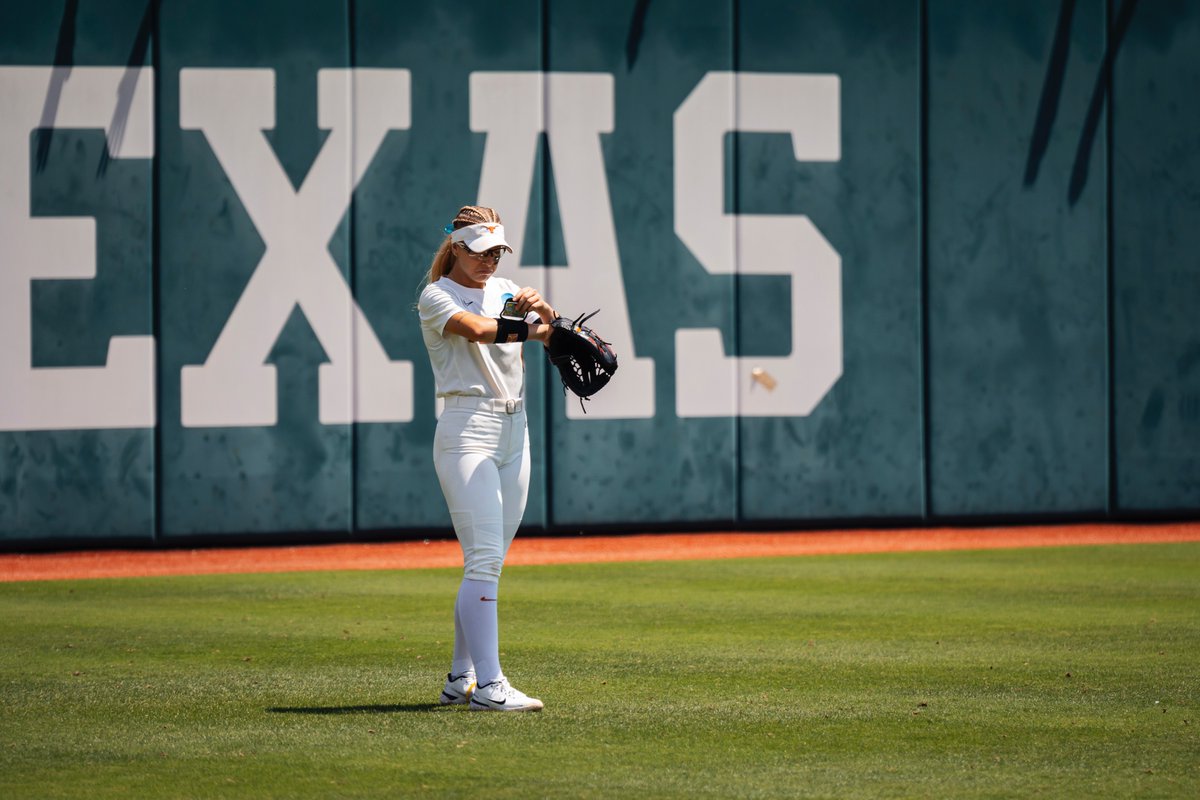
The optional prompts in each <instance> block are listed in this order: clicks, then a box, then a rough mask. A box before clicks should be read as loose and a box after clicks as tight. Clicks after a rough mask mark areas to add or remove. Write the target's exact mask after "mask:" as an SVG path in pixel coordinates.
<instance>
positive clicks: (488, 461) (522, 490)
mask: <svg viewBox="0 0 1200 800" xmlns="http://www.w3.org/2000/svg"><path fill="white" fill-rule="evenodd" d="M449 400H453V398H450V399H448V402H447V405H446V408H445V410H443V411H442V415H441V417H440V418H439V419H438V424H437V432H436V433H435V434H434V439H433V465H434V469H435V470H436V471H437V476H438V481H439V482H440V483H441V485H442V494H444V495H445V496H446V505H447V507H448V508H449V509H450V519H451V521H452V522H453V523H454V533H455V535H457V536H458V543H459V545H461V546H462V551H463V577H464V578H466V579H468V580H477V581H488V582H492V583H494V582H496V581H498V580H499V579H500V569H501V567H502V566H503V565H504V556H505V555H506V554H507V553H508V548H509V545H511V544H512V540H513V537H514V536H515V535H516V533H517V527H518V526H519V525H520V524H521V518H522V517H523V516H524V514H525V503H526V500H527V499H528V496H529V426H528V423H527V421H526V418H525V411H524V409H523V408H521V409H520V410H517V411H516V412H515V413H512V414H508V413H505V411H504V410H503V408H504V403H503V401H491V402H489V401H481V402H480V403H477V404H476V403H474V402H473V401H469V402H470V403H471V405H474V407H473V408H472V407H470V405H468V401H465V399H464V400H460V401H458V403H457V404H455V403H451V402H449ZM487 405H492V406H493V408H492V409H489V410H481V409H482V407H483V406H487ZM496 409H499V410H496Z"/></svg>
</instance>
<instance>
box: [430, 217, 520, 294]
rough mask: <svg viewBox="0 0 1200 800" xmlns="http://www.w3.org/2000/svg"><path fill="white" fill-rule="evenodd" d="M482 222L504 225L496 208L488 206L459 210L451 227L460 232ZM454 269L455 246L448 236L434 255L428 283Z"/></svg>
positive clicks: (447, 235)
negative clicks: (461, 229)
mask: <svg viewBox="0 0 1200 800" xmlns="http://www.w3.org/2000/svg"><path fill="white" fill-rule="evenodd" d="M480 222H494V223H496V224H497V225H503V224H504V223H502V222H501V221H500V215H499V214H497V213H496V210H495V209H494V208H487V207H486V206H463V207H462V208H460V209H459V210H458V214H456V215H455V217H454V222H452V223H451V226H452V228H453V229H454V230H458V229H459V228H465V227H467V226H468V225H476V224H478V223H480ZM453 268H454V245H453V243H452V242H451V241H450V235H449V234H446V238H445V239H443V240H442V244H441V246H440V247H438V249H437V252H436V253H434V254H433V262H432V263H431V264H430V265H429V275H428V277H427V280H426V283H433V282H434V281H436V280H437V279H439V278H441V277H442V276H443V275H445V274H447V273H449V272H450V270H452V269H453Z"/></svg>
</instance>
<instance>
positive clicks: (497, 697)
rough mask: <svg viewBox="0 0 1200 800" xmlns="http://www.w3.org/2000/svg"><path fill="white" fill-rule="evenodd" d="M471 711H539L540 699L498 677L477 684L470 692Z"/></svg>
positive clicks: (540, 707) (540, 708) (540, 706)
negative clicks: (489, 681) (488, 681)
mask: <svg viewBox="0 0 1200 800" xmlns="http://www.w3.org/2000/svg"><path fill="white" fill-rule="evenodd" d="M470 702H471V710H472V711H541V710H542V707H543V706H542V701H541V700H538V699H537V698H536V697H530V696H529V695H527V694H525V693H524V692H521V691H518V690H516V689H514V688H513V687H512V684H511V683H509V682H508V678H500V679H499V680H495V681H492V682H491V683H489V684H485V685H483V686H479V687H477V688H476V689H475V691H474V693H472V694H471V701H470Z"/></svg>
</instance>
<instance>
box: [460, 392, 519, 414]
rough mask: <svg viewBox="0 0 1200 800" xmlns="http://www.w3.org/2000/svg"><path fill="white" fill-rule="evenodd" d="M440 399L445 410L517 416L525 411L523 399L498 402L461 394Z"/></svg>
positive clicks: (492, 399) (497, 400)
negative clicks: (454, 409)
mask: <svg viewBox="0 0 1200 800" xmlns="http://www.w3.org/2000/svg"><path fill="white" fill-rule="evenodd" d="M442 399H443V400H445V401H446V408H465V409H469V410H471V411H491V412H492V413H493V414H517V413H519V412H521V411H524V410H525V400H524V398H518V399H516V400H499V399H494V398H491V397H467V396H465V395H461V394H452V395H448V396H446V397H444V398H442Z"/></svg>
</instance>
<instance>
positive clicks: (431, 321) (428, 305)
mask: <svg viewBox="0 0 1200 800" xmlns="http://www.w3.org/2000/svg"><path fill="white" fill-rule="evenodd" d="M417 310H418V312H420V315H421V327H423V328H425V329H427V330H428V331H430V332H431V333H435V334H437V335H438V336H441V335H442V333H443V332H444V331H445V330H446V323H447V322H449V321H450V318H451V317H453V316H454V315H455V314H457V313H458V312H460V311H467V310H468V309H466V308H464V307H463V305H462V304H461V302H460V301H459V299H458V298H457V297H455V296H454V295H452V294H450V293H449V292H447V291H446V290H445V289H443V288H442V287H440V286H438V285H437V284H436V283H431V284H429V285H428V286H426V287H425V290H424V291H423V292H421V299H420V300H418V301H417Z"/></svg>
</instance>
